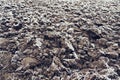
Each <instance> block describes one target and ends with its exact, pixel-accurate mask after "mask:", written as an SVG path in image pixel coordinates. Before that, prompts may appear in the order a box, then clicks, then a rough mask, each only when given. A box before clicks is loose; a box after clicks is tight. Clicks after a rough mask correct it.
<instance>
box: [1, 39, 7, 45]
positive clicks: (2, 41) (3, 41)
mask: <svg viewBox="0 0 120 80" xmlns="http://www.w3.org/2000/svg"><path fill="white" fill-rule="evenodd" d="M7 41H8V40H7V39H5V38H0V45H2V44H4V43H6V42H7Z"/></svg>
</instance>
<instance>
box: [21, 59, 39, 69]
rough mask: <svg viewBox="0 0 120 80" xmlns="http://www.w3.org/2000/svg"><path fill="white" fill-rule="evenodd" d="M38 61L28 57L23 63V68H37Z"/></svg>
mask: <svg viewBox="0 0 120 80" xmlns="http://www.w3.org/2000/svg"><path fill="white" fill-rule="evenodd" d="M37 63H38V61H37V60H36V59H35V58H31V57H26V58H24V59H23V60H22V61H21V64H22V66H23V68H29V67H31V66H35V65H36V64H37Z"/></svg>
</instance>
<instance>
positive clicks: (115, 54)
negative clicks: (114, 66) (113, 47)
mask: <svg viewBox="0 0 120 80" xmlns="http://www.w3.org/2000/svg"><path fill="white" fill-rule="evenodd" d="M106 54H107V56H108V57H109V58H117V57H118V56H119V55H118V53H117V52H115V51H112V52H107V53H106Z"/></svg>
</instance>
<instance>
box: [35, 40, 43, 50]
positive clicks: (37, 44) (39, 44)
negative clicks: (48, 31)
mask: <svg viewBox="0 0 120 80" xmlns="http://www.w3.org/2000/svg"><path fill="white" fill-rule="evenodd" d="M41 40H42V39H41V38H37V39H36V46H38V47H39V48H41V46H42V43H41Z"/></svg>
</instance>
